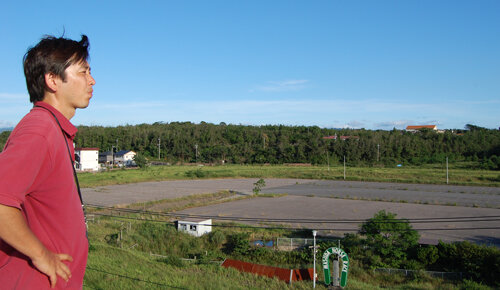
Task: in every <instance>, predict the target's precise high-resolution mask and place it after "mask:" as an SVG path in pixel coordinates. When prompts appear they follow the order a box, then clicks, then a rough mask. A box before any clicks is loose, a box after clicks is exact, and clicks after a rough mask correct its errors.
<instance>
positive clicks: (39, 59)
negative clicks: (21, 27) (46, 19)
mask: <svg viewBox="0 0 500 290" xmlns="http://www.w3.org/2000/svg"><path fill="white" fill-rule="evenodd" d="M88 57H89V39H88V37H87V36H86V35H82V39H81V40H80V41H74V40H71V39H67V38H63V37H58V38H57V37H54V36H45V37H44V38H42V39H41V40H40V42H39V43H38V44H37V45H35V46H34V47H32V48H30V49H28V51H27V52H26V54H25V55H24V58H23V67H24V75H25V77H26V85H27V87H28V93H29V95H30V102H32V103H35V102H37V101H42V100H43V98H44V95H45V90H47V89H48V88H47V85H46V84H45V74H48V73H53V74H55V75H57V76H59V77H60V78H61V80H62V81H65V80H66V73H65V70H66V69H67V68H68V67H69V66H70V65H72V64H75V63H79V62H82V61H87V60H88Z"/></svg>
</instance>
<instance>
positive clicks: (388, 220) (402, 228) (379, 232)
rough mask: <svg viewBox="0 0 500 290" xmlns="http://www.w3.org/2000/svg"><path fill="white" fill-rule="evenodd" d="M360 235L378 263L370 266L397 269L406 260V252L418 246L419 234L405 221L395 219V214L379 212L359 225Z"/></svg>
mask: <svg viewBox="0 0 500 290" xmlns="http://www.w3.org/2000/svg"><path fill="white" fill-rule="evenodd" d="M360 233H361V234H363V235H366V243H367V245H368V246H370V247H371V248H372V250H373V252H374V254H375V255H378V256H380V258H381V261H380V263H378V262H377V263H375V264H372V266H381V267H399V266H400V265H401V264H402V262H403V261H405V260H406V259H407V256H408V251H409V250H410V249H411V248H413V247H415V246H416V245H418V239H419V234H418V232H417V231H416V230H414V229H413V228H412V227H411V225H410V222H409V221H408V220H406V219H396V214H394V213H390V212H385V210H382V211H379V212H378V213H376V214H375V216H374V217H373V218H371V219H369V220H367V221H366V222H364V223H363V224H362V225H361V230H360Z"/></svg>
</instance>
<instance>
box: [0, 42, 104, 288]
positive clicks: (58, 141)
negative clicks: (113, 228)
mask: <svg viewBox="0 0 500 290" xmlns="http://www.w3.org/2000/svg"><path fill="white" fill-rule="evenodd" d="M88 46H89V42H88V38H87V36H85V35H82V39H81V41H79V42H77V41H74V40H70V39H66V38H62V37H61V38H55V37H52V36H48V37H45V38H43V39H42V40H41V41H40V42H39V43H38V44H37V45H36V46H34V47H32V48H30V49H29V50H28V52H27V53H26V55H25V56H24V74H25V77H26V84H27V87H28V92H29V95H30V101H31V102H32V103H33V104H34V107H33V109H32V110H31V111H30V112H29V113H28V114H27V115H26V116H25V117H24V118H23V119H22V120H21V121H20V122H19V124H18V125H17V126H16V128H14V130H13V131H12V133H11V134H10V137H9V140H8V141H7V143H6V144H5V147H4V150H3V151H2V153H0V288H2V289H47V288H49V287H51V288H54V287H57V288H71V289H75V288H76V289H81V288H82V284H83V276H84V274H85V267H86V263H87V254H88V241H87V238H86V227H85V221H84V214H83V210H82V204H81V198H80V197H79V193H78V190H77V186H76V183H75V180H74V172H73V168H72V166H73V162H74V148H73V138H74V136H75V133H76V131H77V129H76V128H75V127H74V126H73V125H72V124H71V123H70V121H69V120H70V119H71V118H72V117H73V116H74V115H75V110H76V109H77V108H86V107H87V106H88V104H89V101H90V98H91V97H92V91H93V89H92V87H93V86H94V84H95V80H94V78H93V77H92V76H91V74H90V67H89V65H88V62H87V59H88ZM68 144H69V145H68Z"/></svg>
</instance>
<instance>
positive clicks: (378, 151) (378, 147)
mask: <svg viewBox="0 0 500 290" xmlns="http://www.w3.org/2000/svg"><path fill="white" fill-rule="evenodd" d="M379 161H380V144H377V162H379Z"/></svg>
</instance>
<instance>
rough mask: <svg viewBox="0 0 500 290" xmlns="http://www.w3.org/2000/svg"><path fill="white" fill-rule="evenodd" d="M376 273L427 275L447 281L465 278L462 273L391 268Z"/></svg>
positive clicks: (377, 270)
mask: <svg viewBox="0 0 500 290" xmlns="http://www.w3.org/2000/svg"><path fill="white" fill-rule="evenodd" d="M374 271H375V272H385V273H389V274H400V275H405V276H417V275H419V274H422V273H425V274H426V275H429V276H432V277H437V278H442V279H447V280H462V279H463V277H464V276H465V275H464V273H462V272H436V271H422V270H405V269H391V268H377V269H375V270H374Z"/></svg>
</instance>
